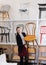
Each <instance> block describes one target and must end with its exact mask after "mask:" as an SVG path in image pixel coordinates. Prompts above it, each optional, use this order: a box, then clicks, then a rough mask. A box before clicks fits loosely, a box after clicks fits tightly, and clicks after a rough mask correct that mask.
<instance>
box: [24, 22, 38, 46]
mask: <svg viewBox="0 0 46 65" xmlns="http://www.w3.org/2000/svg"><path fill="white" fill-rule="evenodd" d="M29 25H30V26H29ZM25 27H26V32H27V36H26V37H25V38H24V39H25V40H26V41H27V42H33V45H34V41H35V42H36V44H37V45H38V43H37V38H36V35H35V31H36V24H35V23H33V22H30V23H27V24H26V26H25ZM30 31H31V32H30Z"/></svg>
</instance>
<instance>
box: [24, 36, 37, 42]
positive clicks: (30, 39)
mask: <svg viewBox="0 0 46 65" xmlns="http://www.w3.org/2000/svg"><path fill="white" fill-rule="evenodd" d="M35 39H36V36H35V35H27V36H26V37H24V40H25V41H29V42H30V41H33V40H35Z"/></svg>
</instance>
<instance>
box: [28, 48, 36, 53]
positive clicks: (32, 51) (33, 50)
mask: <svg viewBox="0 0 46 65" xmlns="http://www.w3.org/2000/svg"><path fill="white" fill-rule="evenodd" d="M28 53H29V54H35V53H36V48H34V47H29V48H28Z"/></svg>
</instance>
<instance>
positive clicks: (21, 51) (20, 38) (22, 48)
mask: <svg viewBox="0 0 46 65" xmlns="http://www.w3.org/2000/svg"><path fill="white" fill-rule="evenodd" d="M16 32H17V35H16V41H17V45H18V55H19V56H20V65H23V57H25V65H28V52H27V49H26V47H25V46H24V44H25V43H26V42H25V40H24V37H25V36H26V34H25V33H24V32H22V31H21V28H20V27H17V28H16Z"/></svg>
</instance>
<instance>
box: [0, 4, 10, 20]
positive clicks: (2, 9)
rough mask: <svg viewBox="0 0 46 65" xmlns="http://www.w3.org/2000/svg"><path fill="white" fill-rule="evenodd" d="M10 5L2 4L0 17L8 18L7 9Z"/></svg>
mask: <svg viewBox="0 0 46 65" xmlns="http://www.w3.org/2000/svg"><path fill="white" fill-rule="evenodd" d="M10 8H11V6H10V5H2V7H1V10H0V12H1V13H2V19H3V20H4V19H5V18H10V16H9V10H10Z"/></svg>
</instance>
